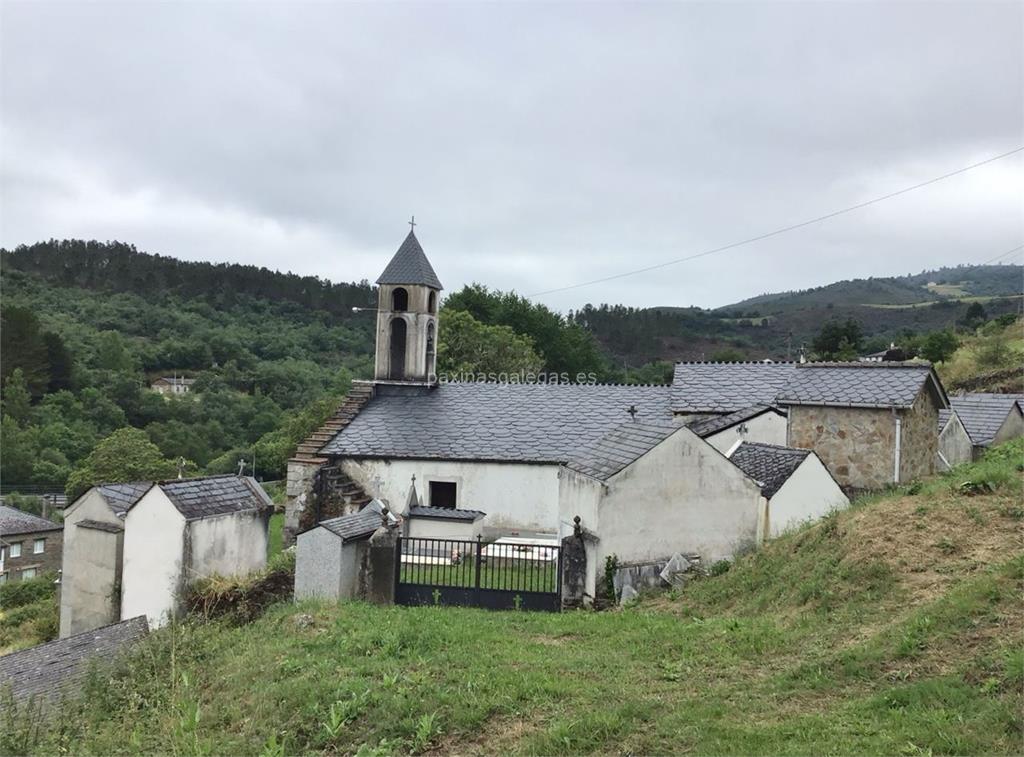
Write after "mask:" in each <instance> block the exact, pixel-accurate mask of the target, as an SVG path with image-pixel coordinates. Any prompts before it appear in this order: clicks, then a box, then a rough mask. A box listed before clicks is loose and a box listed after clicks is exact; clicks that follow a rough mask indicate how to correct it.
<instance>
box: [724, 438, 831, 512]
mask: <svg viewBox="0 0 1024 757" xmlns="http://www.w3.org/2000/svg"><path fill="white" fill-rule="evenodd" d="M809 454H811V451H810V450H807V449H793V448H791V447H779V446H777V445H775V444H759V443H755V442H743V443H742V444H740V446H738V447H737V448H736V449H735V450H733V453H732V455H731V456H730V457H729V459H730V460H731V461H732V462H733V464H734V465H735V466H736V467H737V468H739V469H740V470H741V471H743V472H744V473H746V474H747V475H748V476H750V477H751V478H752V479H754V480H755V481H757V482H758V483H759V484H760V485H761V494H762V495H763V496H764V497H765V498H767V499H771V498H772V497H773V496H775V493H776V492H778V491H779V489H781V488H782V485H783V484H784V483H786V481H787V480H789V477H790V476H792V475H793V473H794V471H796V469H797V468H799V467H800V464H801V463H802V462H803V461H804V460H806V459H807V456H808V455H809Z"/></svg>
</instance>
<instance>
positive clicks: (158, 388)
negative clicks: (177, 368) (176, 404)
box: [149, 376, 196, 395]
mask: <svg viewBox="0 0 1024 757" xmlns="http://www.w3.org/2000/svg"><path fill="white" fill-rule="evenodd" d="M195 383H196V380H195V379H190V378H185V377H183V376H161V377H160V378H158V379H156V380H155V381H153V383H152V384H150V385H149V388H150V389H152V390H153V391H154V392H156V393H157V394H165V395H181V394H188V393H189V392H191V391H192V385H193V384H195Z"/></svg>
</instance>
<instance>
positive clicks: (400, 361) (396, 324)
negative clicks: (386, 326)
mask: <svg viewBox="0 0 1024 757" xmlns="http://www.w3.org/2000/svg"><path fill="white" fill-rule="evenodd" d="M390 346H391V366H390V367H391V370H390V371H389V373H388V375H389V377H390V378H391V379H393V380H395V381H401V380H402V379H404V378H405V321H404V320H403V319H401V318H396V319H395V320H393V321H392V322H391V345H390Z"/></svg>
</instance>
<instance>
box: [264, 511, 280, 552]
mask: <svg viewBox="0 0 1024 757" xmlns="http://www.w3.org/2000/svg"><path fill="white" fill-rule="evenodd" d="M283 546H284V513H274V514H273V515H271V516H270V526H269V531H268V532H267V559H268V560H269V559H270V558H272V557H273V556H274V555H276V554H278V553H279V552H280V551H281V549H282V547H283Z"/></svg>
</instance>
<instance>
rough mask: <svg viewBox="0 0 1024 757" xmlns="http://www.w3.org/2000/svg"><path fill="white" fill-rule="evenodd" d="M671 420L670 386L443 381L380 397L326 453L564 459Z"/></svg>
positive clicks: (375, 398) (370, 402)
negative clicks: (610, 437) (635, 425)
mask: <svg viewBox="0 0 1024 757" xmlns="http://www.w3.org/2000/svg"><path fill="white" fill-rule="evenodd" d="M631 406H633V407H635V408H636V410H637V413H636V421H637V422H639V423H645V424H665V423H671V421H672V413H671V410H670V409H669V387H667V386H625V385H610V384H593V385H591V384H483V383H481V384H475V383H467V384H454V383H453V384H441V385H440V386H438V387H436V388H433V389H430V390H425V391H424V392H419V393H417V392H408V393H400V394H394V395H388V396H376V397H374V398H373V399H372V400H370V401H369V402H368V403H367V404H366V406H365V407H364V408H363V410H362V411H361V412H360V413H359V415H357V416H356V417H355V418H353V419H352V421H351V423H350V424H349V425H348V426H347V427H345V428H344V429H342V430H341V431H340V432H338V434H337V435H336V436H335V437H334V439H332V440H331V441H330V442H328V443H327V444H325V445H324V447H323V448H322V449H321V453H322V454H324V455H339V456H345V457H351V458H360V457H363V458H375V457H376V458H408V459H439V460H475V461H496V462H535V463H564V462H567V461H568V460H570V459H572V458H573V457H574V456H575V455H576V453H577V451H578V450H579V449H580V447H582V446H584V445H586V444H590V443H592V442H596V441H597V440H598V439H600V438H601V437H602V436H604V435H605V434H607V433H608V432H609V431H611V430H612V429H614V428H616V427H617V426H620V425H621V424H622V423H624V422H626V421H629V420H630V415H629V413H628V412H627V411H628V409H629V408H630V407H631Z"/></svg>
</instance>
